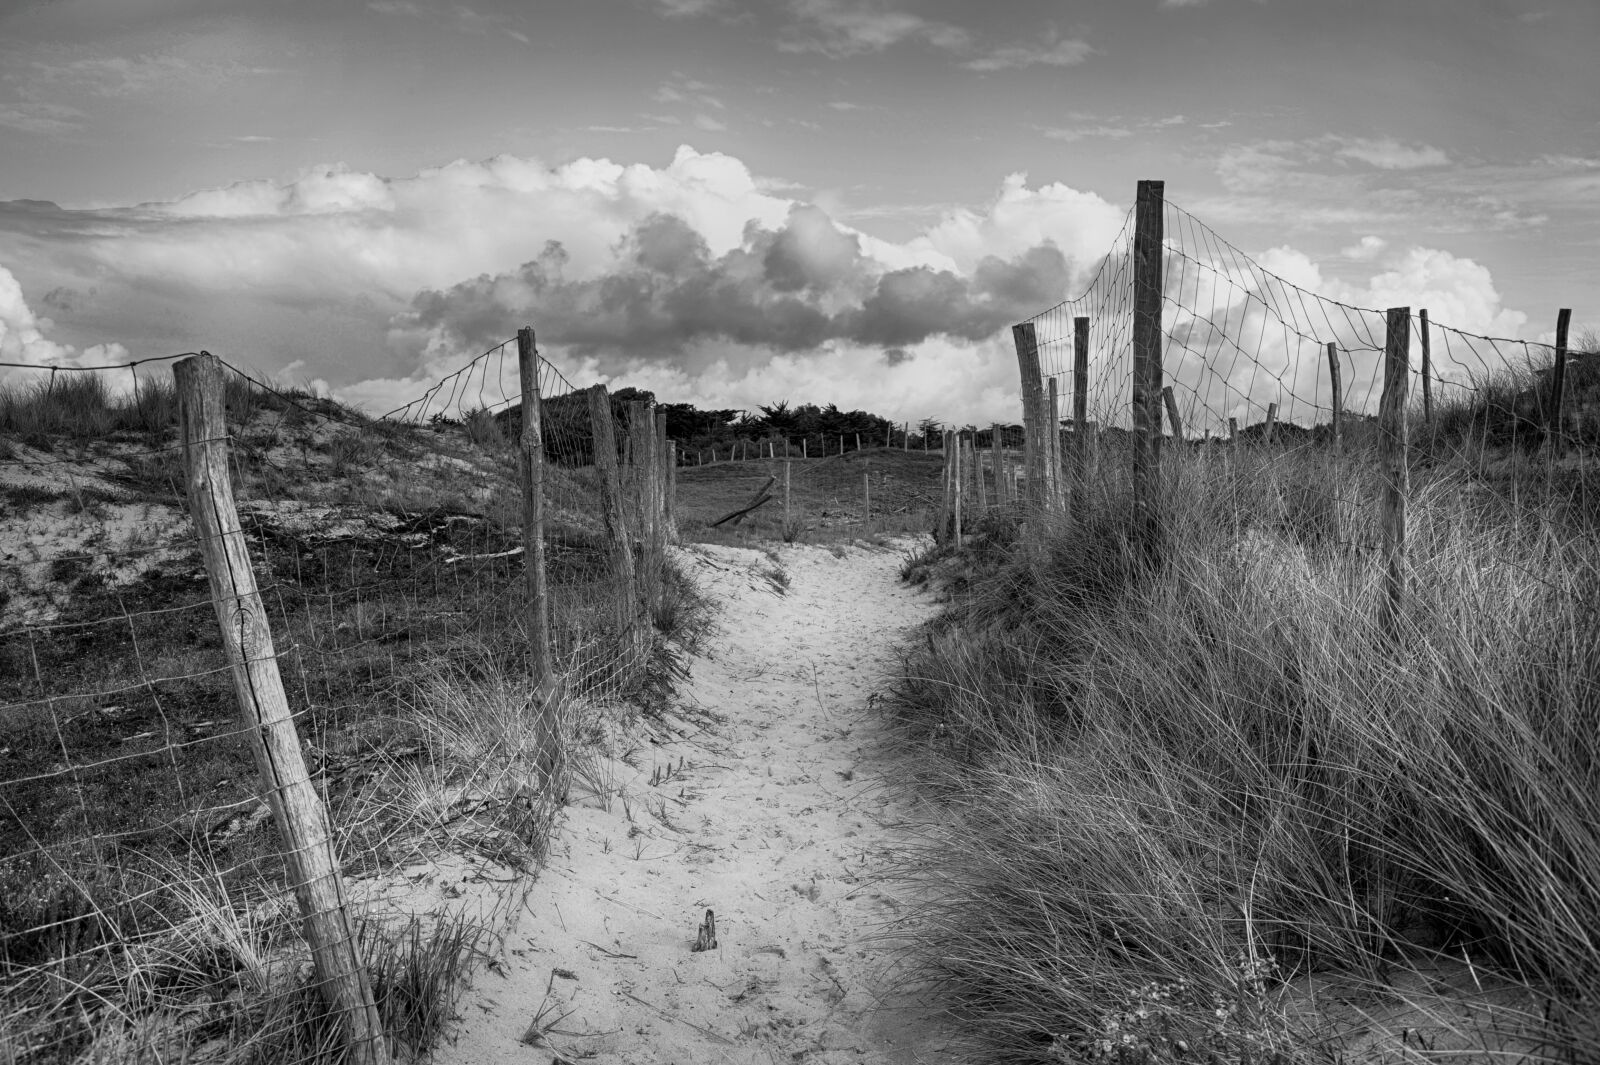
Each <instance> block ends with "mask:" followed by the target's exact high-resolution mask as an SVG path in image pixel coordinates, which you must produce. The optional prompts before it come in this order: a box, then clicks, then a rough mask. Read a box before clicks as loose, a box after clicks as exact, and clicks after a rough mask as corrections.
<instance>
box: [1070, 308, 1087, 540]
mask: <svg viewBox="0 0 1600 1065" xmlns="http://www.w3.org/2000/svg"><path fill="white" fill-rule="evenodd" d="M1090 446H1091V441H1090V439H1089V319H1088V318H1084V317H1079V318H1074V319H1073V320H1072V453H1073V454H1072V508H1073V514H1074V515H1076V514H1078V513H1079V508H1081V507H1083V506H1086V505H1087V498H1088V497H1087V488H1088V484H1089V475H1090V471H1089V461H1090V453H1089V449H1090Z"/></svg>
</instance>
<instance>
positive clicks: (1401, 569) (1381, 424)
mask: <svg viewBox="0 0 1600 1065" xmlns="http://www.w3.org/2000/svg"><path fill="white" fill-rule="evenodd" d="M1388 317H1389V320H1388V323H1387V324H1388V332H1387V336H1386V339H1385V341H1384V349H1383V393H1382V395H1381V397H1380V398H1379V400H1378V473H1379V477H1380V478H1381V479H1382V484H1383V497H1382V499H1381V501H1380V510H1379V521H1380V523H1381V525H1382V531H1383V552H1384V557H1385V560H1386V561H1387V563H1388V571H1387V573H1386V575H1385V578H1384V597H1383V604H1382V606H1381V607H1380V609H1379V614H1378V626H1379V628H1380V629H1381V630H1382V631H1383V632H1384V634H1385V635H1387V636H1388V637H1389V638H1391V639H1396V638H1398V637H1399V633H1400V630H1399V621H1400V613H1401V611H1402V609H1403V608H1404V606H1405V595H1406V568H1405V567H1406V494H1407V492H1408V491H1409V490H1410V474H1409V471H1408V468H1407V465H1406V395H1407V389H1406V386H1407V380H1406V378H1407V376H1408V375H1409V373H1410V368H1411V367H1410V362H1411V308H1409V307H1390V308H1389V316H1388Z"/></svg>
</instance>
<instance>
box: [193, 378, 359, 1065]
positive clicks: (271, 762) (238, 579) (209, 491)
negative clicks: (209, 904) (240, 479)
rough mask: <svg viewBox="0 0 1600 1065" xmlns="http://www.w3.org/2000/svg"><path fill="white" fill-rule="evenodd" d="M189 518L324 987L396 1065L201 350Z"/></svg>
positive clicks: (218, 398) (351, 1047)
mask: <svg viewBox="0 0 1600 1065" xmlns="http://www.w3.org/2000/svg"><path fill="white" fill-rule="evenodd" d="M172 373H173V378H174V379H175V381H176V384H177V389H178V421H179V424H180V426H181V427H182V433H183V463H184V473H185V481H186V487H187V490H188V493H187V494H188V502H189V514H190V517H191V518H193V520H194V526H195V534H196V536H197V537H198V539H199V542H200V557H201V559H202V560H203V562H204V564H205V570H206V579H207V582H208V583H209V585H210V590H211V602H212V605H213V606H214V607H215V608H216V613H217V622H218V624H219V625H220V626H221V629H222V644H223V650H224V651H225V652H226V654H227V659H228V667H229V670H230V672H231V673H232V674H233V686H234V693H235V695H236V696H237V697H238V700H239V710H240V713H241V716H242V717H243V726H244V727H243V728H242V729H241V731H242V732H243V733H244V735H245V737H246V739H247V741H248V742H249V744H250V748H251V751H252V752H253V754H254V755H255V762H256V769H257V770H258V771H259V772H260V774H261V782H262V787H263V789H264V790H265V792H266V799H267V805H268V806H269V807H270V808H271V810H272V815H273V819H274V820H275V821H276V822H277V825H278V834H279V836H280V837H281V838H282V841H283V858H284V864H285V866H286V867H287V872H288V876H289V882H290V884H291V885H292V886H293V888H294V895H295V900H296V902H297V903H298V904H299V907H300V919H301V928H302V933H303V934H304V936H305V940H306V943H307V945H308V946H309V947H310V949H311V963H312V967H313V971H314V972H315V974H316V980H317V986H318V988H319V989H320V991H321V994H322V998H323V1001H324V1002H326V1003H327V1006H328V1009H329V1011H330V1012H332V1013H333V1014H335V1015H336V1016H337V1017H338V1019H339V1021H338V1023H339V1026H340V1028H341V1029H342V1032H343V1035H344V1042H345V1048H346V1050H347V1051H348V1057H347V1058H346V1060H348V1061H351V1062H355V1063H358V1065H377V1063H378V1062H382V1061H388V1060H390V1054H389V1049H388V1046H387V1044H386V1040H385V1038H384V1032H383V1020H382V1018H380V1017H379V1016H378V1007H377V1006H376V1005H375V1004H374V1002H373V997H372V985H371V983H370V982H369V979H368V976H367V971H366V967H365V965H363V963H362V958H361V945H360V943H359V942H357V940H356V935H355V928H354V924H353V922H352V920H351V915H350V903H349V898H348V896H347V895H346V894H345V887H344V879H343V877H342V876H341V874H340V871H339V859H338V856H337V855H335V854H334V850H333V826H332V824H331V823H330V822H329V820H328V812H327V810H326V808H324V806H323V804H322V799H321V796H319V795H318V794H317V789H316V787H315V785H313V784H312V782H311V778H310V775H309V774H308V773H307V771H306V764H305V758H304V756H303V755H302V753H301V750H300V737H299V735H298V734H297V733H296V732H295V726H294V715H293V714H292V713H291V712H290V710H289V698H288V696H287V695H286V694H285V692H284V690H283V678H282V677H281V676H280V675H279V673H278V658H277V649H276V648H275V646H274V645H273V641H272V629H271V627H270V626H269V625H268V624H267V611H266V606H265V604H264V603H262V601H261V595H260V592H259V591H258V590H257V588H256V579H255V572H254V570H253V569H252V568H251V564H250V551H249V548H248V546H247V545H246V543H245V538H244V531H243V529H242V528H240V525H239V512H238V509H237V508H236V507H235V506H234V502H233V485H232V482H231V479H230V477H229V474H228V449H227V443H226V441H227V434H228V430H227V425H226V422H225V420H224V418H225V416H224V413H223V397H222V393H223V381H222V364H221V363H220V362H219V361H218V360H217V358H216V356H214V355H209V354H205V353H201V354H199V355H194V356H190V357H189V358H187V359H183V360H182V361H180V362H178V363H176V364H175V365H174V366H173V368H172Z"/></svg>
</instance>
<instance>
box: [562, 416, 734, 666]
mask: <svg viewBox="0 0 1600 1065" xmlns="http://www.w3.org/2000/svg"><path fill="white" fill-rule="evenodd" d="M589 421H590V424H591V426H592V431H593V433H594V461H595V467H596V469H598V470H599V472H600V512H601V515H602V522H603V524H604V526H605V534H606V544H607V545H608V546H609V547H610V548H611V567H612V569H613V571H614V572H615V574H616V577H617V595H616V601H615V608H616V622H617V635H618V636H619V637H620V638H622V639H624V640H626V641H627V642H628V643H629V644H631V645H633V646H634V647H637V646H638V645H639V642H640V635H639V632H638V624H639V616H638V606H637V604H638V602H639V586H638V580H639V578H638V572H637V570H636V568H635V566H634V562H633V545H632V544H631V543H629V540H630V537H629V534H628V518H627V510H626V509H625V507H624V506H623V502H622V477H621V474H620V472H619V471H618V469H617V435H616V425H615V424H614V423H613V421H612V418H611V397H610V395H609V394H608V393H607V392H606V386H605V385H595V386H594V387H592V388H590V389H589ZM711 459H712V461H713V462H715V461H716V449H715V448H713V449H712V452H711Z"/></svg>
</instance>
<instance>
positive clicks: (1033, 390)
mask: <svg viewBox="0 0 1600 1065" xmlns="http://www.w3.org/2000/svg"><path fill="white" fill-rule="evenodd" d="M1011 340H1012V343H1013V344H1015V345H1016V349H1017V370H1018V372H1019V374H1020V375H1021V377H1022V469H1023V477H1024V479H1025V480H1026V482H1027V483H1026V485H1025V486H1024V491H1025V492H1026V494H1027V500H1028V506H1029V507H1031V508H1033V509H1038V508H1039V507H1042V506H1043V505H1044V501H1045V485H1044V480H1045V456H1044V432H1043V428H1042V426H1041V425H1040V424H1039V423H1040V422H1042V421H1043V420H1044V418H1045V414H1044V411H1043V407H1044V383H1043V381H1042V380H1041V377H1040V372H1039V338H1038V335H1037V334H1036V333H1035V332H1034V328H1033V323H1032V322H1023V323H1022V324H1021V325H1014V326H1012V327H1011Z"/></svg>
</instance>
